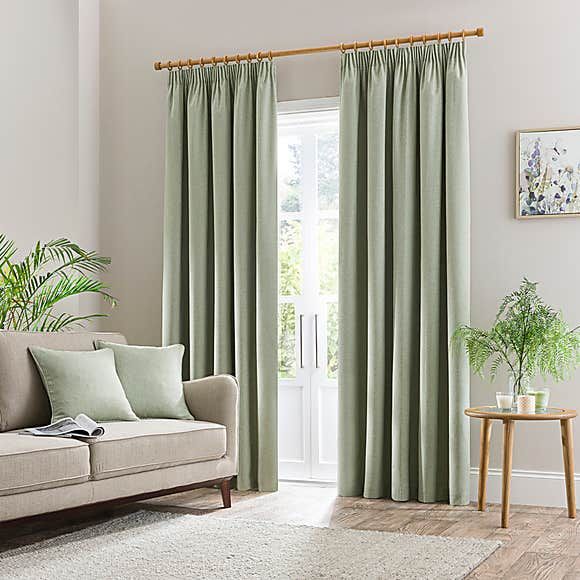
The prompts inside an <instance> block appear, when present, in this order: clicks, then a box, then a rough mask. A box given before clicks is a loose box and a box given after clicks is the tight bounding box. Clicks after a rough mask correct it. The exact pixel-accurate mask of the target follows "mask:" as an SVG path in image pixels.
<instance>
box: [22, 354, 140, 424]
mask: <svg viewBox="0 0 580 580" xmlns="http://www.w3.org/2000/svg"><path fill="white" fill-rule="evenodd" d="M29 350H30V353H31V354H32V357H33V358H34V362H35V363H36V366H37V367H38V371H39V372H40V376H41V377H42V382H43V384H44V387H45V388H46V392H47V394H48V398H49V400H50V406H51V408H52V421H53V422H54V421H58V420H59V419H63V418H64V417H76V416H77V415H78V414H79V413H84V414H85V415H88V416H89V417H91V419H94V420H95V421H137V420H138V418H137V416H136V415H135V413H133V410H132V409H131V405H130V404H129V401H128V400H127V397H126V396H125V392H124V391H123V386H122V385H121V381H120V380H119V377H118V376H117V372H116V370H115V357H114V355H113V351H112V350H110V349H106V350H100V351H70V350H52V349H49V348H42V347H40V346H30V347H29Z"/></svg>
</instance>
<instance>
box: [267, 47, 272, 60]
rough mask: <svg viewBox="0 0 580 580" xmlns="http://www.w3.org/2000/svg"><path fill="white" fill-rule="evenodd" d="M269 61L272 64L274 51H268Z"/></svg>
mask: <svg viewBox="0 0 580 580" xmlns="http://www.w3.org/2000/svg"><path fill="white" fill-rule="evenodd" d="M268 60H269V61H270V62H272V51H271V50H269V51H268Z"/></svg>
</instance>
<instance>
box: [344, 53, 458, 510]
mask: <svg viewBox="0 0 580 580" xmlns="http://www.w3.org/2000/svg"><path fill="white" fill-rule="evenodd" d="M340 107H341V112H340V196H341V197H340V260H339V280H340V284H339V313H340V314H339V316H340V319H339V320H340V374H339V389H340V391H339V493H340V494H341V495H346V496H357V495H364V496H365V497H374V498H377V497H391V498H393V499H395V500H398V501H405V500H409V499H415V498H416V499H419V500H420V501H424V502H433V501H441V500H447V501H449V502H450V503H452V504H465V503H467V502H468V501H469V425H468V421H467V418H466V417H465V416H464V415H463V410H464V408H465V407H466V406H468V399H469V368H468V365H467V360H466V358H465V357H464V356H463V355H462V354H460V353H457V352H455V349H454V350H453V352H452V351H451V349H450V347H449V338H450V335H451V334H452V333H453V331H454V329H455V327H456V326H457V325H458V324H460V323H467V322H468V321H469V150H468V146H469V140H468V119H467V73H466V64H465V56H464V46H463V44H462V43H451V44H443V45H428V46H420V47H409V48H400V49H393V50H373V51H368V52H354V53H345V54H344V55H343V57H342V75H341V104H340Z"/></svg>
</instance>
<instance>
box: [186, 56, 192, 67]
mask: <svg viewBox="0 0 580 580" xmlns="http://www.w3.org/2000/svg"><path fill="white" fill-rule="evenodd" d="M187 67H188V68H193V60H191V59H190V58H188V59H187Z"/></svg>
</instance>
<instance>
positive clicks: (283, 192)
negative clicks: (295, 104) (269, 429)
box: [278, 100, 338, 481]
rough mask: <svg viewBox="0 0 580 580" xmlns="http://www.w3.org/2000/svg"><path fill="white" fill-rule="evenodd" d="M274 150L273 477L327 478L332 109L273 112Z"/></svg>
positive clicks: (331, 396)
mask: <svg viewBox="0 0 580 580" xmlns="http://www.w3.org/2000/svg"><path fill="white" fill-rule="evenodd" d="M325 101H326V100H325ZM326 103H328V101H326ZM333 104H334V103H333ZM278 151H279V154H278V200H279V242H278V243H279V311H278V318H279V324H278V326H279V338H278V361H279V364H278V376H279V397H278V398H279V415H278V417H279V418H278V424H279V471H280V477H281V478H283V479H305V480H307V479H314V480H316V479H318V480H327V481H334V480H335V479H336V464H337V415H338V384H337V370H338V110H337V108H336V104H334V106H331V107H328V105H327V106H326V107H324V108H323V109H322V110H320V109H318V110H317V109H314V110H312V109H311V110H306V111H304V110H302V111H288V112H279V114H278Z"/></svg>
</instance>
